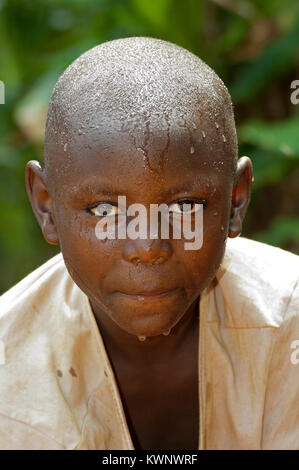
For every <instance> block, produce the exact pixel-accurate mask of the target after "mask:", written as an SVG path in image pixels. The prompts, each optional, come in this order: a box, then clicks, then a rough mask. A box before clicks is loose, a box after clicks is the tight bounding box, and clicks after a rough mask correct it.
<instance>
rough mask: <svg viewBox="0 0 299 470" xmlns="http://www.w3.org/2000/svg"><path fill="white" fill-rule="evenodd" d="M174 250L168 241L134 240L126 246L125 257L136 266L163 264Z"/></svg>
mask: <svg viewBox="0 0 299 470" xmlns="http://www.w3.org/2000/svg"><path fill="white" fill-rule="evenodd" d="M172 252H173V249H172V246H171V244H170V243H169V242H168V241H167V240H160V239H155V240H148V239H146V240H142V239H137V240H134V241H133V240H132V241H130V242H129V243H127V244H126V245H125V246H124V249H123V257H124V259H125V260H126V261H129V262H130V263H133V264H135V265H137V264H139V263H150V264H161V263H164V262H165V261H167V260H168V259H169V258H170V257H171V255H172Z"/></svg>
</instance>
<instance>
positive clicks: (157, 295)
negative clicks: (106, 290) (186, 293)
mask: <svg viewBox="0 0 299 470" xmlns="http://www.w3.org/2000/svg"><path fill="white" fill-rule="evenodd" d="M179 290H180V288H179V287H176V288H174V289H168V290H153V291H142V292H134V293H129V292H122V291H117V292H116V293H117V294H119V295H122V296H126V297H128V298H130V299H132V300H138V301H153V300H161V299H163V298H165V297H170V296H173V295H176V294H177V293H178V292H179Z"/></svg>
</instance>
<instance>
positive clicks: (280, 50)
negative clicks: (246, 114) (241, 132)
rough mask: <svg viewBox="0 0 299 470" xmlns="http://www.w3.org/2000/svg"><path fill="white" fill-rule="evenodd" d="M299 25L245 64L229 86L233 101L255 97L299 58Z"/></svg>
mask: <svg viewBox="0 0 299 470" xmlns="http://www.w3.org/2000/svg"><path fill="white" fill-rule="evenodd" d="M298 44H299V27H297V28H296V29H295V30H294V31H290V32H289V33H288V34H286V35H284V36H282V37H280V38H279V39H277V40H276V41H275V42H272V43H271V44H270V45H268V46H267V47H266V48H265V49H264V51H263V52H262V53H261V54H260V56H259V57H258V58H257V59H256V60H253V61H251V62H250V63H248V64H247V65H245V66H244V68H243V69H242V71H241V72H240V74H239V76H238V77H237V78H236V79H235V81H234V83H233V84H232V85H231V86H230V87H229V90H230V93H231V96H232V99H233V101H239V102H243V101H245V100H248V99H251V98H253V97H254V96H255V95H256V94H257V93H258V92H259V91H261V90H262V89H263V88H264V87H265V86H266V85H267V84H268V83H270V82H271V81H273V80H274V78H277V77H279V76H281V75H283V73H285V72H286V71H287V70H289V69H290V68H291V66H292V65H293V64H295V63H296V62H297V61H298V58H299V48H298Z"/></svg>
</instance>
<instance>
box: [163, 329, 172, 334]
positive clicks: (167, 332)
mask: <svg viewBox="0 0 299 470" xmlns="http://www.w3.org/2000/svg"><path fill="white" fill-rule="evenodd" d="M170 332H171V328H169V330H167V331H164V333H163V335H164V336H168V335H169V333H170Z"/></svg>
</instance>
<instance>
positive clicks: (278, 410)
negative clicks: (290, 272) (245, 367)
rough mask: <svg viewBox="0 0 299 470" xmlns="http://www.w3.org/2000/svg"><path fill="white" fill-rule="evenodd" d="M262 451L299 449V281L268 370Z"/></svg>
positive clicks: (290, 300)
mask: <svg viewBox="0 0 299 470" xmlns="http://www.w3.org/2000/svg"><path fill="white" fill-rule="evenodd" d="M265 380H267V388H266V395H265V404H264V416H263V422H262V445H261V447H262V449H273V450H275V449H277V450H280V449H284V450H295V449H297V450H299V406H298V400H299V286H298V280H297V283H296V284H295V287H294V290H293V293H292V295H291V297H290V299H289V302H288V306H287V309H286V312H285V316H284V319H283V321H282V324H281V326H280V327H279V328H278V331H277V337H276V341H275V342H274V347H273V350H272V359H271V362H270V368H269V371H268V377H265Z"/></svg>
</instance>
